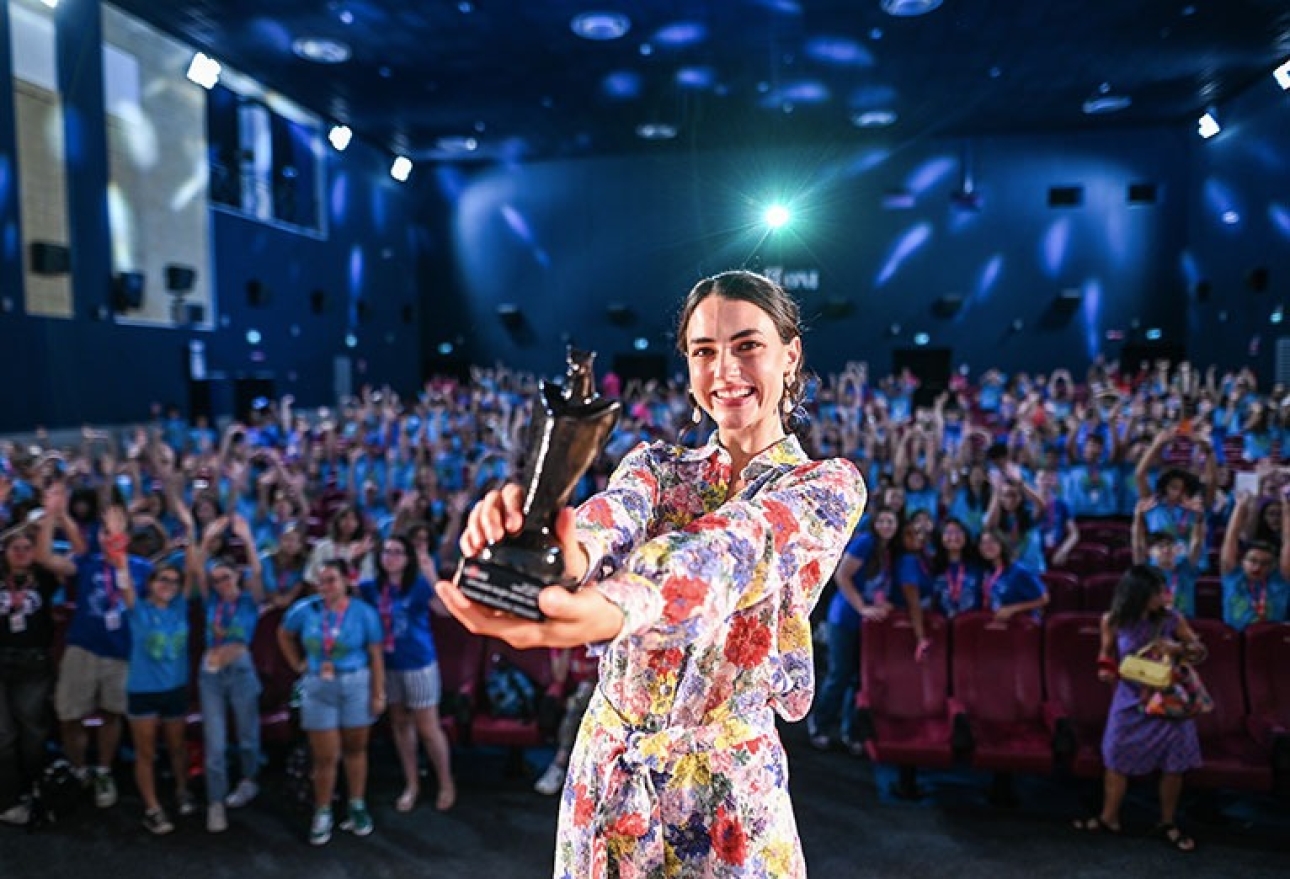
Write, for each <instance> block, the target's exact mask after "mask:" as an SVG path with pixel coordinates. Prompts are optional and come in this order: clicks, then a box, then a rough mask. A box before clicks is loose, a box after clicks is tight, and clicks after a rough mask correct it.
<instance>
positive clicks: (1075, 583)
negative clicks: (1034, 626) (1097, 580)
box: [1039, 570, 1084, 613]
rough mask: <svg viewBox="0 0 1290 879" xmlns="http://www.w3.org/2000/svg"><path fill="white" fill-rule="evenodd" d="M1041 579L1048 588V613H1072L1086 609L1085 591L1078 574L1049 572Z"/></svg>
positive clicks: (1041, 576) (1043, 574) (1041, 575)
mask: <svg viewBox="0 0 1290 879" xmlns="http://www.w3.org/2000/svg"><path fill="white" fill-rule="evenodd" d="M1039 577H1040V579H1041V580H1043V581H1044V585H1045V586H1047V587H1048V607H1047V613H1072V612H1078V611H1081V610H1083V609H1084V590H1083V589H1082V588H1081V587H1080V580H1079V577H1078V576H1077V575H1076V574H1074V573H1072V572H1071V571H1055V570H1048V571H1045V572H1044V573H1042V574H1040V575H1039Z"/></svg>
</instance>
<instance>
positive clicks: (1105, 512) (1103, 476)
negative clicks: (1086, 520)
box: [1062, 464, 1120, 516]
mask: <svg viewBox="0 0 1290 879" xmlns="http://www.w3.org/2000/svg"><path fill="white" fill-rule="evenodd" d="M1062 497H1064V498H1066V502H1067V503H1068V504H1070V508H1071V512H1072V513H1074V514H1075V515H1076V516H1113V515H1115V514H1116V513H1118V512H1120V493H1119V484H1118V479H1117V474H1116V472H1115V470H1114V469H1112V468H1109V467H1098V468H1095V469H1093V468H1089V467H1087V466H1085V465H1084V464H1079V465H1076V466H1074V467H1071V468H1070V469H1069V470H1067V471H1066V473H1064V474H1063V475H1062Z"/></svg>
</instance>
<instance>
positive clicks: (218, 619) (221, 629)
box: [211, 599, 237, 647]
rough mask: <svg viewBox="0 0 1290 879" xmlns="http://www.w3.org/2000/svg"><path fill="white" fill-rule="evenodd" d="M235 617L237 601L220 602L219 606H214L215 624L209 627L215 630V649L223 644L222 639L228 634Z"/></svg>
mask: <svg viewBox="0 0 1290 879" xmlns="http://www.w3.org/2000/svg"><path fill="white" fill-rule="evenodd" d="M235 616H237V599H233V600H232V601H222V600H221V601H220V603H219V604H217V605H215V622H214V625H213V626H212V627H211V628H213V629H214V630H215V644H214V646H215V647H219V646H220V645H221V644H223V643H224V637H225V636H226V635H227V634H228V630H229V628H230V627H231V626H232V624H233V618H234V617H235Z"/></svg>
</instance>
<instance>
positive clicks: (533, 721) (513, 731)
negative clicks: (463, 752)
mask: <svg viewBox="0 0 1290 879" xmlns="http://www.w3.org/2000/svg"><path fill="white" fill-rule="evenodd" d="M483 653H484V661H483V670H482V677H481V678H480V681H479V689H478V690H477V692H476V694H475V710H474V713H473V715H472V717H471V721H470V737H471V742H472V743H473V744H476V745H500V746H503V747H508V748H518V749H522V748H534V747H538V746H540V745H543V744H545V743H547V742H548V741H549V740H550V738H551V737H552V736H553V734H554V732H555V730H554V729H549V728H547V727H546V726H545V724H543V723H540V722H539V720H540V719H541V718H542V717H543V712H542V702H543V701H544V700H549V699H556V700H561V699H562V696H563V693H562V692H561V688H560V686H559V685H558V684H556V683H555V675H554V672H553V671H552V669H551V651H549V650H546V649H535V650H518V649H516V648H514V647H512V646H510V645H509V644H507V643H506V642H504V641H499V640H497V639H494V638H489V639H487V640H486V641H485V643H484V645H483ZM499 665H510V666H513V667H514V668H517V669H519V670H520V671H521V672H523V673H524V675H525V676H526V677H527V678H528V679H529V680H530V681H531V682H532V684H533V687H534V690H535V693H534V696H535V701H534V704H533V706H532V708H533V710H532V713H531V715H529V716H523V717H507V716H502V715H501V714H499V713H498V712H497V711H496V710H495V707H494V706H493V705H491V704H489V700H488V694H487V687H486V682H487V680H488V675H489V674H490V673H491V671H492V670H493V669H495V668H497V667H498V666H499Z"/></svg>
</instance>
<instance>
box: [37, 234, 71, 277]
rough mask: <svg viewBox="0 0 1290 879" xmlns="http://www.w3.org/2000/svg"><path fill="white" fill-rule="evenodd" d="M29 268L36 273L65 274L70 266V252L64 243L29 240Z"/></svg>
mask: <svg viewBox="0 0 1290 879" xmlns="http://www.w3.org/2000/svg"><path fill="white" fill-rule="evenodd" d="M30 251H31V270H32V271H33V272H35V273H36V274H38V275H65V274H67V273H68V272H69V271H70V270H71V268H72V252H71V251H70V250H68V248H67V245H66V244H55V243H53V242H52V241H33V242H31V247H30Z"/></svg>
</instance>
